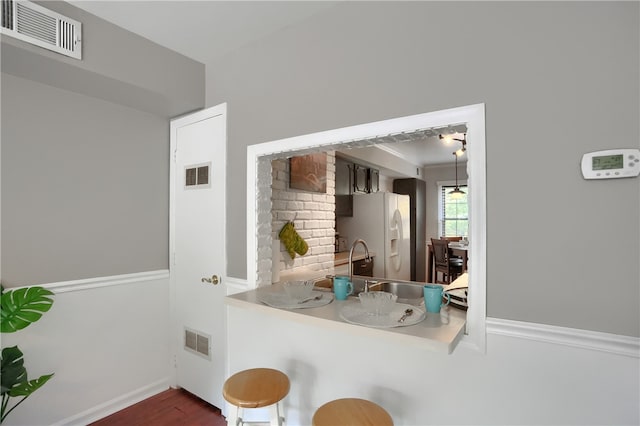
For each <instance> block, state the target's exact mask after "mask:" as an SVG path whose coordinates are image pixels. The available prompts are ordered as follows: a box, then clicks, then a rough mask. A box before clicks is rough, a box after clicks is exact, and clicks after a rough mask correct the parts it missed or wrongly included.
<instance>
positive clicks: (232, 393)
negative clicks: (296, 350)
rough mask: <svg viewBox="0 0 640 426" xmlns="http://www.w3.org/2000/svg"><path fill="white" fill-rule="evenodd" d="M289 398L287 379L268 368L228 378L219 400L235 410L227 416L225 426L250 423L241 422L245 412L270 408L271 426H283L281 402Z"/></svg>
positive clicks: (245, 371)
mask: <svg viewBox="0 0 640 426" xmlns="http://www.w3.org/2000/svg"><path fill="white" fill-rule="evenodd" d="M288 394H289V377H287V375H286V374H284V373H283V372H281V371H278V370H274V369H271V368H252V369H249V370H243V371H240V372H238V373H236V374H234V375H233V376H231V377H229V378H228V379H227V380H226V381H225V382H224V386H223V388H222V396H224V399H225V400H226V401H227V402H228V403H229V404H231V405H233V406H234V409H232V410H231V411H232V413H230V414H229V416H227V425H229V426H237V425H243V424H246V423H250V422H244V421H243V420H242V412H243V409H245V408H261V407H270V411H271V420H270V421H271V423H270V424H271V425H272V426H282V424H283V423H284V410H283V407H282V400H283V399H284V397H285V396H287V395H288Z"/></svg>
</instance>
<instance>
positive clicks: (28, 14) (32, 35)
mask: <svg viewBox="0 0 640 426" xmlns="http://www.w3.org/2000/svg"><path fill="white" fill-rule="evenodd" d="M0 1H1V2H2V3H1V4H2V27H1V32H2V34H5V35H8V36H11V37H15V38H17V39H20V40H23V41H26V42H28V43H31V44H34V45H36V46H39V47H43V48H45V49H49V50H53V51H54V52H57V53H61V54H63V55H66V56H70V57H72V58H75V59H82V24H81V23H80V22H78V21H75V20H73V19H70V18H67V17H66V16H62V15H60V14H59V13H56V12H54V11H52V10H49V9H46V8H44V7H42V6H40V5H38V4H36V3H32V2H30V1H27V0H0Z"/></svg>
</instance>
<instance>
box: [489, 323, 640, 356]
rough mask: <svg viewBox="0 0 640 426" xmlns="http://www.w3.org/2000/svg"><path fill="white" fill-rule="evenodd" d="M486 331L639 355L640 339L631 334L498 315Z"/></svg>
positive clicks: (615, 352)
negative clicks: (518, 319) (582, 328)
mask: <svg viewBox="0 0 640 426" xmlns="http://www.w3.org/2000/svg"><path fill="white" fill-rule="evenodd" d="M487 334H498V335H502V336H510V337H516V338H520V339H527V340H535V341H538V342H546V343H555V344H559V345H565V346H572V347H577V348H583V349H590V350H595V351H601V352H607V353H611V354H616V355H623V356H628V357H633V358H640V338H637V337H631V336H620V335H617V334H610V333H601V332H597V331H589V330H580V329H575V328H566V327H558V326H552V325H546V324H537V323H528V322H522V321H512V320H506V319H499V318H487Z"/></svg>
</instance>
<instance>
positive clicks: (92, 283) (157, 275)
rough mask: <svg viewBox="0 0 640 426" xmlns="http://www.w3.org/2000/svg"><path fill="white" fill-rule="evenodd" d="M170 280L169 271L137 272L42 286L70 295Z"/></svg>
mask: <svg viewBox="0 0 640 426" xmlns="http://www.w3.org/2000/svg"><path fill="white" fill-rule="evenodd" d="M164 279H169V270H168V269H161V270H158V271H147V272H136V273H133V274H122V275H112V276H108V277H96V278H85V279H81V280H73V281H60V282H55V283H48V284H42V285H40V287H44V288H46V289H49V290H51V291H53V292H54V293H68V292H72V291H81V290H89V289H94V288H99V287H111V286H116V285H123V284H132V283H139V282H143V281H155V280H164Z"/></svg>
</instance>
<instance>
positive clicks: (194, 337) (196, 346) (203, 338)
mask: <svg viewBox="0 0 640 426" xmlns="http://www.w3.org/2000/svg"><path fill="white" fill-rule="evenodd" d="M210 342H211V336H208V335H206V334H204V333H202V332H200V331H195V330H190V329H188V328H185V329H184V348H185V349H186V350H188V351H189V352H192V353H194V354H197V355H200V356H203V357H205V358H207V359H208V360H211V344H210Z"/></svg>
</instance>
